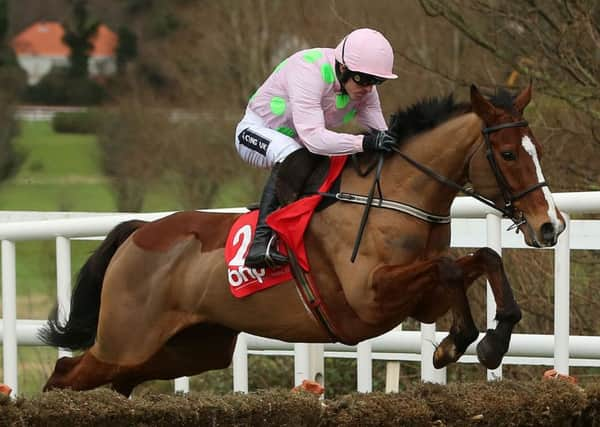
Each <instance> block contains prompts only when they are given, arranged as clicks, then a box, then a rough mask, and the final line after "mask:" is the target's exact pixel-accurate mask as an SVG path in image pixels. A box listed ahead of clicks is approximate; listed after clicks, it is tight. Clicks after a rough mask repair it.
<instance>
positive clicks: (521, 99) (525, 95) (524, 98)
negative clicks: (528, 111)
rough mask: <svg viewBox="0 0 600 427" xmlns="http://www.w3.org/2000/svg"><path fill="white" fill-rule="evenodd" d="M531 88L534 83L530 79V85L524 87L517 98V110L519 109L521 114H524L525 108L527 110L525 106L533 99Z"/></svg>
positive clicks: (515, 105)
mask: <svg viewBox="0 0 600 427" xmlns="http://www.w3.org/2000/svg"><path fill="white" fill-rule="evenodd" d="M531 89H532V84H531V81H530V82H529V85H527V87H526V88H525V89H523V91H522V92H521V93H520V94H518V95H517V97H516V98H515V102H514V107H515V110H517V111H518V112H519V113H520V114H521V115H522V114H523V110H525V107H527V104H529V101H531Z"/></svg>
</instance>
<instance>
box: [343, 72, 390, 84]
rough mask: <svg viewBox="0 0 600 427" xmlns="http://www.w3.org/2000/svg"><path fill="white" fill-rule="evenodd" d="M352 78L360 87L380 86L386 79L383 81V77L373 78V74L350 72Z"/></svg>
mask: <svg viewBox="0 0 600 427" xmlns="http://www.w3.org/2000/svg"><path fill="white" fill-rule="evenodd" d="M348 71H349V73H350V78H351V79H352V81H353V82H354V83H356V84H357V85H359V86H373V85H375V86H378V85H380V84H382V83H383V82H385V80H386V79H382V78H381V77H377V76H372V75H371V74H365V73H359V72H357V71H350V70H348Z"/></svg>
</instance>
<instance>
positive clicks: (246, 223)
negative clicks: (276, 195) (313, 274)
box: [225, 156, 347, 298]
mask: <svg viewBox="0 0 600 427" xmlns="http://www.w3.org/2000/svg"><path fill="white" fill-rule="evenodd" d="M346 160H347V156H339V157H332V158H331V163H330V167H329V173H328V175H327V177H326V178H325V181H324V182H323V183H322V184H321V187H320V188H319V192H327V191H328V190H329V189H330V187H331V186H332V185H333V183H334V181H335V180H336V179H337V177H338V176H339V175H340V173H341V172H342V169H343V168H344V165H345V163H346ZM321 199H322V196H320V195H319V194H314V195H311V196H308V197H304V198H301V199H300V200H297V201H296V202H293V203H290V204H289V205H287V206H284V207H282V208H280V209H278V210H276V211H275V212H273V213H272V214H271V215H269V217H268V218H267V224H268V225H269V226H270V227H271V228H272V229H273V230H274V231H275V232H276V233H277V234H278V236H279V239H278V240H277V244H278V245H279V246H278V249H279V251H280V253H283V254H286V255H287V253H288V250H291V251H293V253H294V254H295V257H296V259H297V261H298V265H299V266H300V267H301V268H302V269H303V270H304V271H306V272H308V271H310V266H309V264H308V257H307V256H306V249H305V248H304V240H303V236H304V232H305V231H306V228H307V227H308V224H309V223H310V219H311V217H312V214H313V212H314V211H315V209H316V207H317V206H318V205H319V203H320V202H321ZM257 219H258V211H257V210H255V211H251V212H248V213H246V214H243V215H241V216H240V217H239V218H238V219H237V220H236V221H235V223H234V224H233V226H232V227H231V229H230V230H229V235H228V236H227V241H226V243H225V262H226V263H227V277H228V280H229V289H230V290H231V293H232V294H233V295H234V296H235V297H237V298H242V297H245V296H248V295H251V294H253V293H255V292H259V291H262V290H265V289H268V288H270V287H272V286H275V285H277V284H279V283H283V282H286V281H289V280H292V279H293V275H292V272H291V269H290V266H289V265H284V266H282V267H279V268H275V269H271V268H248V267H246V266H244V262H245V260H246V255H247V254H248V249H249V248H250V244H251V243H252V239H253V238H254V231H255V227H256V221H257Z"/></svg>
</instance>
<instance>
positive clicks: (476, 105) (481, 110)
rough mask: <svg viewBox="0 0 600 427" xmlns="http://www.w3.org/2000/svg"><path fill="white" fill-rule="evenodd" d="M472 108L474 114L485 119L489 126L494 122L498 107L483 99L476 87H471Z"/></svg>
mask: <svg viewBox="0 0 600 427" xmlns="http://www.w3.org/2000/svg"><path fill="white" fill-rule="evenodd" d="M471 107H472V108H473V112H474V113H475V114H477V115H478V116H479V117H480V118H481V119H483V121H484V122H485V123H486V124H488V125H489V124H490V123H493V122H494V118H495V117H496V107H494V106H493V105H492V103H491V102H490V101H488V100H487V99H485V98H484V97H483V95H482V94H481V92H479V89H477V86H475V85H471Z"/></svg>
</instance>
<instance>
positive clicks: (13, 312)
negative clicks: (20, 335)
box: [2, 240, 19, 396]
mask: <svg viewBox="0 0 600 427" xmlns="http://www.w3.org/2000/svg"><path fill="white" fill-rule="evenodd" d="M2 318H3V319H2V321H3V322H2V323H3V337H2V338H3V340H2V354H3V357H4V361H3V367H4V383H5V384H6V385H7V386H9V387H10V388H11V389H12V391H13V396H17V394H18V393H19V377H18V371H17V268H16V255H15V242H12V241H10V240H2Z"/></svg>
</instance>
